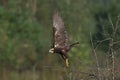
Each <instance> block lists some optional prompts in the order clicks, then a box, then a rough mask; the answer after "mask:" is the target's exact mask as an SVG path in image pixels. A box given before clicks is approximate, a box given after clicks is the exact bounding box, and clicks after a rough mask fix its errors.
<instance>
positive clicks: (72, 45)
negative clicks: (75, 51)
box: [70, 42, 80, 48]
mask: <svg viewBox="0 0 120 80" xmlns="http://www.w3.org/2000/svg"><path fill="white" fill-rule="evenodd" d="M77 44H80V43H79V42H75V43H73V44H71V45H70V47H71V48H72V47H74V46H75V45H77Z"/></svg>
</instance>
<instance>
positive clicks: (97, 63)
mask: <svg viewBox="0 0 120 80" xmlns="http://www.w3.org/2000/svg"><path fill="white" fill-rule="evenodd" d="M90 40H91V45H92V49H93V53H94V55H95V59H96V65H97V71H98V75H99V80H102V79H101V74H100V65H99V62H98V57H97V53H96V50H95V48H94V44H93V40H92V36H91V32H90Z"/></svg>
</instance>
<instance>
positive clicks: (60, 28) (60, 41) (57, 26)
mask: <svg viewBox="0 0 120 80" xmlns="http://www.w3.org/2000/svg"><path fill="white" fill-rule="evenodd" d="M67 40H68V38H67V32H66V30H65V26H64V22H63V20H62V18H61V16H60V15H59V13H58V12H57V11H55V12H54V14H53V47H52V48H51V49H50V50H49V52H50V53H58V54H60V55H61V56H62V58H63V59H64V60H65V63H66V67H69V62H68V54H67V53H68V52H69V51H70V50H71V48H72V47H74V46H75V45H76V44H79V42H75V43H73V44H71V45H68V44H67Z"/></svg>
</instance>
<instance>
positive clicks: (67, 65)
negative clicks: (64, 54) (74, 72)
mask: <svg viewBox="0 0 120 80" xmlns="http://www.w3.org/2000/svg"><path fill="white" fill-rule="evenodd" d="M65 62H66V67H69V62H68V58H66V59H65Z"/></svg>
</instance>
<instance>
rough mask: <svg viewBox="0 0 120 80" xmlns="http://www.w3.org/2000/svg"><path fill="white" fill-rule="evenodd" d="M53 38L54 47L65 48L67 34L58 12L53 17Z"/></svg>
mask: <svg viewBox="0 0 120 80" xmlns="http://www.w3.org/2000/svg"><path fill="white" fill-rule="evenodd" d="M53 38H54V47H57V48H63V47H65V46H67V32H66V30H65V26H64V23H63V21H62V18H61V17H60V15H59V14H58V12H55V13H54V15H53Z"/></svg>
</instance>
